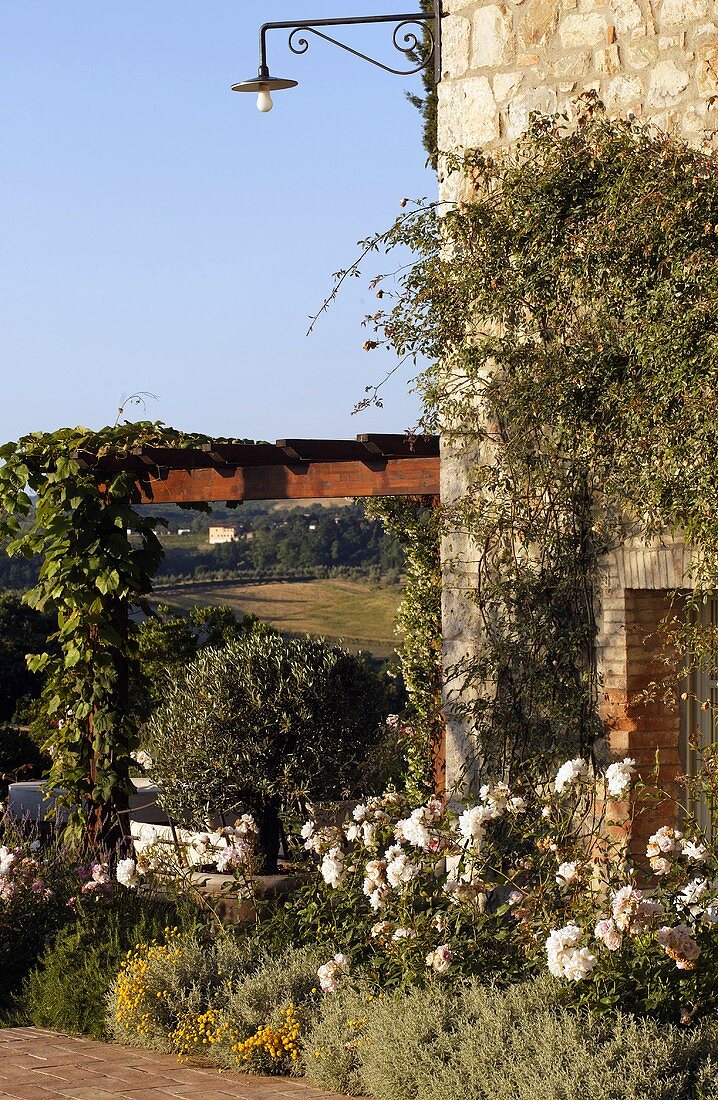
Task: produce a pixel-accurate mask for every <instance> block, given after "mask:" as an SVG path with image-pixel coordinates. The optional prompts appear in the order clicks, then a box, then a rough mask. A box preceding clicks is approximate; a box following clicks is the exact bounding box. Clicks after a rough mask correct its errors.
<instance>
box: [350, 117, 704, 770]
mask: <svg viewBox="0 0 718 1100" xmlns="http://www.w3.org/2000/svg"><path fill="white" fill-rule="evenodd" d="M442 171H443V173H444V177H445V178H446V176H448V174H449V173H460V174H461V184H460V186H457V187H456V189H455V191H456V193H460V194H463V195H464V199H463V201H457V202H444V203H438V204H437V203H432V204H419V205H417V206H415V207H412V206H407V207H406V208H405V209H404V210H403V212H402V214H401V215H400V217H399V219H398V220H397V222H396V223H395V224H394V225H393V226H392V227H391V228H390V230H389V231H388V232H386V233H382V234H378V235H377V236H376V237H374V238H370V240H369V241H368V242H364V252H365V255H366V254H370V253H372V252H374V251H382V250H387V251H391V250H393V249H405V248H409V249H411V250H412V251H413V252H414V254H415V256H416V261H415V262H414V263H413V264H411V265H410V266H409V267H408V268H405V269H403V270H400V271H399V273H398V275H396V276H395V277H393V282H392V281H391V279H386V278H380V279H378V280H375V282H374V285H375V286H376V285H378V286H379V287H380V292H381V293H382V294H383V301H382V310H381V311H380V312H379V313H377V314H375V315H374V316H373V317H372V318H371V323H372V324H373V326H374V329H375V334H374V335H375V339H374V340H372V341H370V342H368V346H370V347H372V348H374V347H380V346H382V345H383V344H389V345H391V346H392V347H393V348H394V349H395V350H396V351H397V352H398V353H399V354H401V355H409V356H413V357H417V356H420V355H421V356H425V357H427V358H428V360H429V362H430V366H429V367H428V369H427V370H426V371H425V372H424V374H423V375H422V376H421V379H420V386H421V388H422V391H423V395H424V400H425V417H424V421H425V423H426V424H427V425H428V426H430V427H433V428H436V427H437V426H438V425H439V424H440V425H441V427H442V430H443V432H444V437H445V443H446V444H447V445H449V446H451V447H453V448H456V449H458V450H459V451H461V450H463V451H465V453H466V456H467V461H468V460H469V459H470V461H471V470H472V472H471V475H470V477H469V479H468V481H469V484H468V488H467V491H466V492H463V493H462V494H461V495H460V496H458V497H457V498H456V499H455V500H452V501H447V500H445V501H444V508H445V512H446V515H447V524H448V527H449V528H450V529H452V530H453V531H454V532H458V533H459V535H461V534H462V533H463V536H464V543H463V548H462V549H461V550H460V552H457V554H458V556H459V557H460V558H461V562H460V563H459V565H458V567H459V568H464V567H465V569H466V571H468V572H471V571H473V575H474V581H473V583H472V584H471V585H470V586H469V588H470V590H469V591H468V592H467V598H469V599H473V601H474V603H475V605H476V606H475V616H476V619H475V638H476V645H475V646H474V647H473V650H472V652H471V653H470V654H469V655H467V656H466V657H465V658H464V659H463V660H462V661H461V662H460V667H457V668H456V669H454V670H453V671H454V672H455V673H456V682H457V683H458V684H459V685H460V688H461V690H460V692H457V694H456V695H455V697H454V700H453V703H451V705H452V706H453V707H455V708H456V709H457V710H461V709H463V710H464V711H466V712H467V716H468V717H469V718H470V720H471V722H472V723H473V726H474V729H475V731H476V734H477V744H478V745H479V748H480V752H479V754H478V757H477V765H478V767H479V770H481V768H484V769H491V770H495V771H504V772H510V771H511V770H512V769H513V768H514V767H515V766H516V765H517V764H518V763H519V762H521V761H526V760H527V759H531V760H534V759H536V758H537V757H540V756H541V755H542V754H550V755H554V754H557V753H562V752H565V751H567V750H569V751H579V750H581V751H585V750H589V749H590V746H591V744H592V743H593V742H594V740H595V738H596V737H597V736H598V735H599V734H600V732H601V731H602V727H601V724H600V722H599V721H598V718H597V707H596V704H597V696H598V691H599V685H598V682H597V678H596V660H595V645H596V623H595V617H594V605H595V600H596V596H597V583H598V572H599V565H600V560H601V557H602V555H603V554H605V553H606V552H607V551H608V550H610V549H611V548H612V547H614V546H616V545H618V544H620V542H621V541H622V540H623V539H624V538H625V537H626V535H627V534H632V535H637V536H646V537H648V536H652V535H654V534H656V533H660V532H664V531H673V532H680V533H681V534H683V535H685V537H686V539H687V540H688V542H689V544H690V545H691V546H692V547H693V549H694V552H695V561H696V564H695V568H694V576H693V578H692V580H693V583H694V584H696V585H697V586H698V587H699V588H702V589H705V590H707V589H715V588H716V587H718V516H717V515H716V509H715V503H714V499H715V484H716V478H717V476H718V342H717V335H718V293H717V292H718V163H717V162H716V160H715V158H713V157H711V156H708V155H705V154H703V153H701V152H699V151H696V150H695V149H692V148H690V147H688V146H686V145H684V144H683V143H681V142H679V141H676V140H674V139H672V138H670V137H668V136H666V135H664V134H660V133H657V132H655V131H653V130H651V129H649V128H647V127H644V126H640V125H638V124H637V123H635V122H626V121H620V120H615V121H611V120H608V119H606V118H605V117H604V115H603V112H602V110H601V108H600V104H598V103H597V101H596V100H595V98H593V97H587V98H586V99H584V100H583V103H582V105H581V108H580V110H579V114H578V119H577V120H575V121H574V122H572V123H571V124H570V125H569V124H568V121H567V120H566V119H563V118H561V117H556V118H550V119H538V118H537V119H535V120H534V122H533V124H532V126H531V128H530V131H529V132H528V134H527V135H526V136H525V137H524V138H523V139H522V140H521V141H519V142H518V143H517V145H516V146H514V147H513V148H512V149H510V150H508V151H506V152H505V153H502V154H500V155H497V156H495V157H494V156H486V155H483V154H482V153H481V152H480V151H473V152H468V153H467V154H466V155H465V156H462V157H461V158H458V157H454V158H443V162H442ZM455 178H456V179H457V180H458V179H459V177H458V176H456V177H455ZM344 277H346V275H345V274H344V273H342V274H340V278H344ZM387 303H388V304H387ZM457 543H461V538H458V539H457Z"/></svg>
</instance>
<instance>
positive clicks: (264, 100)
mask: <svg viewBox="0 0 718 1100" xmlns="http://www.w3.org/2000/svg"><path fill="white" fill-rule="evenodd" d="M271 109H272V97H271V95H270V94H269V88H260V89H259V94H258V96H257V110H258V111H262V112H263V113H265V112H266V111H271Z"/></svg>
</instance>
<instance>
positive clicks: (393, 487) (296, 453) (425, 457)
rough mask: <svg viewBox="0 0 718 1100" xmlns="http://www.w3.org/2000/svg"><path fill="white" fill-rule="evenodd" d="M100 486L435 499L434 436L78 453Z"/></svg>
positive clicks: (165, 498)
mask: <svg viewBox="0 0 718 1100" xmlns="http://www.w3.org/2000/svg"><path fill="white" fill-rule="evenodd" d="M74 457H75V458H76V459H77V460H78V461H79V462H80V464H81V465H84V466H85V467H86V468H87V469H91V470H92V471H93V472H94V473H95V475H96V477H97V480H98V487H99V489H100V491H102V490H103V484H104V479H105V478H107V479H108V480H109V479H110V478H111V476H112V475H113V474H116V473H118V472H121V471H129V472H131V473H132V472H136V474H137V482H136V485H135V492H134V494H133V495H132V497H131V503H133V504H198V503H208V504H211V503H219V502H224V503H228V504H236V503H238V502H240V501H243V500H308V499H322V498H324V499H330V498H338V497H382V496H412V497H419V498H421V502H422V503H423V504H424V505H425V506H427V507H437V506H438V504H439V496H440V486H439V463H440V459H439V437H438V436H414V437H412V436H409V435H359V436H357V437H356V439H279V440H277V442H276V443H226V442H219V441H217V442H212V443H205V444H203V445H202V446H201V447H192V448H182V447H173V448H165V447H140V448H137V449H136V450H133V451H131V452H130V453H122V454H120V453H116V454H112V453H110V454H104V455H101V456H99V457H98V456H97V455H94V454H91V453H89V452H78V453H76V455H75V456H74ZM445 754H446V747H445V736H444V737H442V739H441V742H440V743H439V744H437V745H436V746H435V747H434V775H435V785H436V790H437V791H441V790H443V788H444V770H445V766H446V765H445V760H446V755H445Z"/></svg>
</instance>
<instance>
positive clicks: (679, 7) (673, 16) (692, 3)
mask: <svg viewBox="0 0 718 1100" xmlns="http://www.w3.org/2000/svg"><path fill="white" fill-rule="evenodd" d="M707 14H708V0H663V3H662V4H661V6H660V9H659V13H658V19H659V22H660V25H661V26H662V27H677V26H680V25H681V24H684V23H693V22H695V20H696V19H705V17H706V15H707Z"/></svg>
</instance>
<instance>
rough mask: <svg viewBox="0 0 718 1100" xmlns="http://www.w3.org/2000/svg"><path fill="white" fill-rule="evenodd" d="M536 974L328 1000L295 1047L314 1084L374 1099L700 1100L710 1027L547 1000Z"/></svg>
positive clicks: (712, 1062)
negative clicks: (501, 982)
mask: <svg viewBox="0 0 718 1100" xmlns="http://www.w3.org/2000/svg"><path fill="white" fill-rule="evenodd" d="M551 988H552V987H551V985H550V983H549V982H548V981H547V980H546V979H544V978H542V979H540V980H537V981H533V982H530V983H524V984H521V985H516V986H513V987H512V988H510V989H509V990H508V991H506V992H503V991H499V990H496V989H490V988H489V989H487V988H485V987H482V986H480V985H479V984H478V983H476V982H471V983H468V984H467V985H465V986H464V987H460V988H459V989H458V990H456V991H455V992H454V993H451V992H449V991H447V990H446V989H444V988H438V987H435V986H429V987H427V988H425V989H414V990H411V991H410V992H409V993H404V994H402V995H400V996H396V995H391V994H382V995H381V996H379V997H378V998H376V999H373V1000H371V1001H369V999H368V998H367V996H366V995H363V994H362V993H361V991H359V992H358V991H357V990H347V991H340V992H339V993H338V994H337V995H336V996H335V997H334V998H331V999H330V998H327V1000H326V1002H325V1005H324V1007H323V1011H322V1015H321V1018H320V1019H319V1021H318V1023H317V1024H316V1025H315V1027H314V1028H313V1029H312V1031H311V1032H310V1033H309V1035H308V1036H307V1039H306V1045H305V1067H306V1069H305V1072H306V1074H307V1077H308V1078H309V1079H310V1080H311V1081H312V1082H313V1083H314V1084H316V1085H319V1086H321V1087H324V1088H332V1089H335V1090H337V1091H348V1092H352V1093H362V1094H364V1093H366V1094H368V1095H370V1096H374V1097H376V1098H377V1100H609V1098H614V1097H615V1098H619V1097H620V1100H648V1098H650V1100H676V1098H678V1097H680V1098H681V1100H707V1098H709V1097H711V1098H712V1097H715V1096H716V1095H718V1091H717V1081H716V1060H717V1058H718V1024H716V1023H715V1022H708V1023H705V1024H704V1025H703V1026H702V1027H700V1028H693V1029H686V1028H680V1027H677V1026H674V1025H661V1024H659V1023H657V1022H654V1021H639V1020H636V1019H634V1018H632V1017H628V1016H626V1017H624V1016H620V1015H619V1016H611V1017H610V1018H609V1017H603V1018H592V1017H590V1016H587V1015H585V1014H582V1013H579V1012H576V1011H570V1010H568V1009H566V1008H562V1007H558V1006H554V1005H551V1003H550V997H551Z"/></svg>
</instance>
